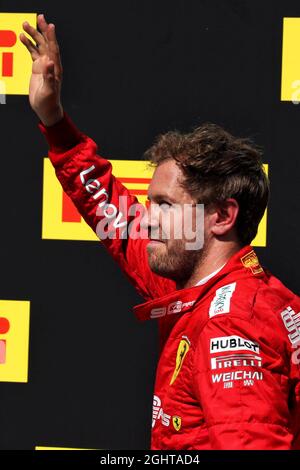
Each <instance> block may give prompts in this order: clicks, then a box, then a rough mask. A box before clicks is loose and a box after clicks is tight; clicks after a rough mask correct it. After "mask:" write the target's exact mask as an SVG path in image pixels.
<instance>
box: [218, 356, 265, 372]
mask: <svg viewBox="0 0 300 470" xmlns="http://www.w3.org/2000/svg"><path fill="white" fill-rule="evenodd" d="M261 365H262V359H261V357H260V356H256V355H255V354H229V355H228V356H217V357H212V358H211V368H212V369H213V370H215V369H229V368H232V367H261Z"/></svg>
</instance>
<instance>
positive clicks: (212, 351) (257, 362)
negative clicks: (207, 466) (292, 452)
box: [193, 315, 293, 450]
mask: <svg viewBox="0 0 300 470" xmlns="http://www.w3.org/2000/svg"><path fill="white" fill-rule="evenodd" d="M266 331H268V337H266V334H265V333H266ZM275 342H276V337H275V336H273V335H272V329H271V327H269V328H267V327H266V329H265V331H260V332H258V329H257V328H255V326H254V327H253V324H252V323H251V321H249V319H247V320H245V319H244V318H239V317H234V316H231V315H228V316H227V315H220V316H217V317H215V318H211V319H210V320H209V321H208V322H207V323H206V325H205V327H204V328H203V330H202V332H201V334H200V337H199V342H198V344H197V347H196V350H195V362H194V371H193V381H194V386H195V395H196V397H197V399H198V400H199V402H200V403H201V406H202V408H203V413H204V420H205V422H206V425H207V428H208V434H209V439H210V445H211V448H212V449H213V450H287V449H291V447H292V440H293V432H292V430H291V422H290V421H291V420H290V411H289V407H288V403H289V393H290V385H289V378H288V374H289V372H288V370H289V366H288V365H287V364H286V355H285V353H284V351H283V350H282V351H281V350H280V349H281V348H280V347H278V348H277V346H275Z"/></svg>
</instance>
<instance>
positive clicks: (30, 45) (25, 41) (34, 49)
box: [19, 33, 39, 60]
mask: <svg viewBox="0 0 300 470" xmlns="http://www.w3.org/2000/svg"><path fill="white" fill-rule="evenodd" d="M19 37H20V41H21V42H22V43H23V44H24V46H25V47H26V48H27V49H28V51H29V52H30V54H31V58H32V60H35V59H37V58H38V57H39V51H38V48H37V47H36V46H35V45H34V44H33V43H32V42H31V41H30V39H29V38H28V37H27V36H25V34H24V33H21V34H20V36H19Z"/></svg>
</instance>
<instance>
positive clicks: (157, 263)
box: [147, 240, 205, 284]
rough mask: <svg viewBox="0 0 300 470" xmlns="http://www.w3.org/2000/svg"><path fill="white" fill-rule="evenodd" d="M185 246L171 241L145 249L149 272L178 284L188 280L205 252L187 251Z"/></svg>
mask: <svg viewBox="0 0 300 470" xmlns="http://www.w3.org/2000/svg"><path fill="white" fill-rule="evenodd" d="M185 245H186V243H185V241H184V240H172V241H169V243H168V244H167V243H163V244H161V246H157V247H154V248H153V247H151V248H150V247H149V248H147V252H148V262H149V266H150V269H151V271H153V272H154V273H156V274H158V275H160V276H163V277H166V278H168V279H172V280H174V281H175V282H177V283H180V284H182V283H184V282H185V281H186V280H188V279H189V278H190V277H191V276H192V274H193V272H194V271H195V268H196V267H197V266H198V265H199V263H200V262H201V260H202V259H203V258H204V255H205V250H204V248H202V249H200V250H187V249H186V248H185Z"/></svg>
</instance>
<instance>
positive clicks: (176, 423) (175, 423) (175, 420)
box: [172, 416, 181, 431]
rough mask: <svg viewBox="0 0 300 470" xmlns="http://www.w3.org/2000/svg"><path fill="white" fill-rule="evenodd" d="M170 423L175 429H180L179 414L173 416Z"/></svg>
mask: <svg viewBox="0 0 300 470" xmlns="http://www.w3.org/2000/svg"><path fill="white" fill-rule="evenodd" d="M172 423H173V426H174V429H175V431H180V428H181V418H180V416H173V418H172Z"/></svg>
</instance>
